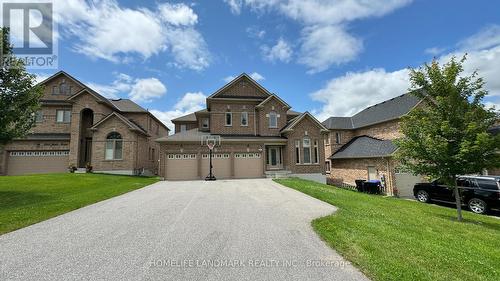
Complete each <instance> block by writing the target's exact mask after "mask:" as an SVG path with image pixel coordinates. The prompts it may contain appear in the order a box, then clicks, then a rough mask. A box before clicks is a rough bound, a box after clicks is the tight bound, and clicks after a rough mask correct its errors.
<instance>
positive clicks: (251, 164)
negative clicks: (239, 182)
mask: <svg viewBox="0 0 500 281" xmlns="http://www.w3.org/2000/svg"><path fill="white" fill-rule="evenodd" d="M262 161H263V159H262V155H261V153H235V154H234V177H235V178H237V179H244V178H261V177H263V174H264V170H263V167H264V166H263V165H264V164H263V162H262Z"/></svg>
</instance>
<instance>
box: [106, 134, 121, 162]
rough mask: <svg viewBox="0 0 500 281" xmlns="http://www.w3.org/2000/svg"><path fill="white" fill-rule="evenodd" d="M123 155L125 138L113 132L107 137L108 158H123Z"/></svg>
mask: <svg viewBox="0 0 500 281" xmlns="http://www.w3.org/2000/svg"><path fill="white" fill-rule="evenodd" d="M122 157H123V139H122V135H120V134H119V133H117V132H112V133H110V134H109V135H108V137H107V138H106V151H105V159H106V160H122Z"/></svg>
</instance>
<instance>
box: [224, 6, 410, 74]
mask: <svg viewBox="0 0 500 281" xmlns="http://www.w3.org/2000/svg"><path fill="white" fill-rule="evenodd" d="M411 2H412V0H371V1H366V0H351V1H346V0H343V1H342V0H339V1H325V0H244V1H243V0H240V1H226V3H228V4H229V5H230V8H231V10H232V11H233V13H235V14H239V13H240V12H241V9H242V7H243V6H244V5H245V6H248V7H250V9H251V10H253V11H258V12H260V13H262V12H267V11H275V12H278V13H281V14H283V15H285V16H287V17H289V18H291V19H293V20H296V21H297V22H299V23H300V24H301V25H302V28H303V29H302V35H301V38H300V40H299V41H300V42H301V44H302V45H301V46H300V56H298V62H299V63H301V64H303V65H305V66H306V67H308V69H309V72H311V73H314V72H319V71H323V70H326V69H328V68H330V67H331V66H332V65H335V64H342V63H347V62H349V61H352V60H354V59H356V58H357V56H358V55H359V53H360V52H361V51H362V50H363V48H362V43H363V42H362V39H360V38H357V37H355V36H354V35H352V34H350V33H349V32H348V24H349V23H350V22H352V21H355V20H359V19H364V18H370V17H381V16H384V15H386V14H388V13H390V12H392V11H394V10H396V9H399V8H401V7H404V6H406V5H408V4H410V3H411ZM264 49H265V50H267V51H269V50H270V49H271V48H269V47H264ZM285 61H286V60H285Z"/></svg>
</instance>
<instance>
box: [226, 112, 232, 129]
mask: <svg viewBox="0 0 500 281" xmlns="http://www.w3.org/2000/svg"><path fill="white" fill-rule="evenodd" d="M225 119H226V126H233V114H232V113H231V112H226V118H225Z"/></svg>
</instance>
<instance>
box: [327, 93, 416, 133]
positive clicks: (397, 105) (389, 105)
mask: <svg viewBox="0 0 500 281" xmlns="http://www.w3.org/2000/svg"><path fill="white" fill-rule="evenodd" d="M419 101H420V99H419V98H418V97H416V96H415V95H413V94H411V93H406V94H404V95H400V96H397V97H395V98H392V99H390V100H386V101H383V102H381V103H378V104H375V105H372V106H370V107H367V108H365V109H363V110H361V111H360V112H358V113H356V114H355V115H353V116H352V117H330V118H328V119H326V120H325V121H323V125H325V126H326V127H327V128H328V129H357V128H361V127H365V126H368V125H373V124H377V123H380V122H384V121H388V120H392V119H396V118H399V117H401V116H403V115H405V114H406V113H408V112H409V111H410V110H411V109H412V108H413V107H415V106H416V105H417V104H418V102H419ZM349 123H350V124H349Z"/></svg>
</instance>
